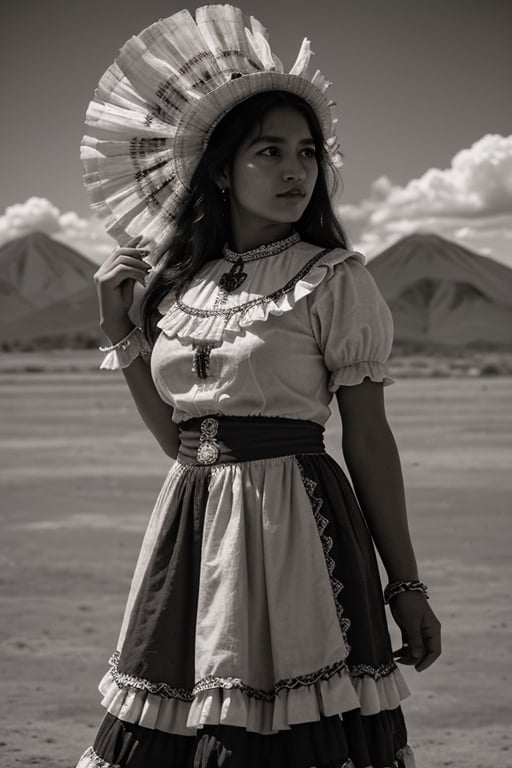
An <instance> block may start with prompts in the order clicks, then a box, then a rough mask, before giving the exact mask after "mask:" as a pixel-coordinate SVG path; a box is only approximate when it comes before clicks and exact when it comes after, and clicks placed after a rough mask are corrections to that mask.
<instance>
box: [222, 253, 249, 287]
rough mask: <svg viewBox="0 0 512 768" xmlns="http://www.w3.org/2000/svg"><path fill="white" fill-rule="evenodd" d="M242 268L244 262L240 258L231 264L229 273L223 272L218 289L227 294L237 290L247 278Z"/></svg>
mask: <svg viewBox="0 0 512 768" xmlns="http://www.w3.org/2000/svg"><path fill="white" fill-rule="evenodd" d="M243 268H244V260H243V259H242V258H240V259H238V260H237V261H236V262H235V263H234V264H233V266H232V267H231V269H230V270H229V272H224V274H223V275H222V277H221V278H220V280H219V285H220V287H221V288H224V290H225V291H228V293H229V292H231V291H234V290H236V289H237V288H239V287H240V286H241V285H242V283H243V282H244V280H245V278H246V277H247V272H244V271H243Z"/></svg>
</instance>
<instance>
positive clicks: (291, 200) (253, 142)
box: [226, 105, 318, 228]
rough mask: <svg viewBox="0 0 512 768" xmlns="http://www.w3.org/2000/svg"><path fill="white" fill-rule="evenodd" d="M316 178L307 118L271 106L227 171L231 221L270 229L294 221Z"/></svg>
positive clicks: (316, 164) (298, 216) (303, 207)
mask: <svg viewBox="0 0 512 768" xmlns="http://www.w3.org/2000/svg"><path fill="white" fill-rule="evenodd" d="M317 177H318V162H317V158H316V150H315V142H314V140H313V136H312V135H311V130H310V128H309V125H308V121H307V119H306V117H305V116H304V115H303V114H302V113H301V112H300V111H298V110H297V109H294V108H292V107H289V106H286V105H283V106H277V107H274V108H273V109H271V110H270V111H269V112H268V113H267V115H266V116H265V118H264V119H263V121H262V124H261V126H260V125H256V126H254V128H253V129H252V130H251V131H250V132H249V134H248V136H247V137H246V139H245V140H244V141H243V142H242V144H241V145H240V147H239V148H238V150H237V152H236V154H235V157H234V160H233V163H232V166H231V168H230V170H229V171H226V182H227V186H228V188H229V198H230V204H231V220H232V222H233V225H235V226H236V225H238V226H251V225H252V226H254V225H256V226H266V227H267V228H268V227H269V225H270V227H271V226H272V225H273V224H275V225H277V227H279V226H281V227H282V226H283V225H286V224H292V223H293V222H296V221H298V220H299V219H300V217H301V216H302V214H303V213H304V210H305V209H306V207H307V205H308V203H309V201H310V199H311V195H312V194H313V189H314V187H315V184H316V180H317Z"/></svg>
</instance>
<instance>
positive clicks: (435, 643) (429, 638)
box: [416, 621, 441, 672]
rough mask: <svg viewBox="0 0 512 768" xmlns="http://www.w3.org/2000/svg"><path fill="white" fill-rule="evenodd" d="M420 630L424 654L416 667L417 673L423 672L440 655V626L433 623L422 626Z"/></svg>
mask: <svg viewBox="0 0 512 768" xmlns="http://www.w3.org/2000/svg"><path fill="white" fill-rule="evenodd" d="M422 630H423V632H422V634H423V641H424V644H425V654H424V656H423V658H422V659H420V661H419V663H418V664H417V665H416V671H417V672H423V670H424V669H427V667H430V665H431V664H433V663H434V661H435V660H436V659H438V658H439V656H440V655H441V624H440V623H439V622H437V623H436V622H434V621H433V622H432V624H427V625H423V627H422Z"/></svg>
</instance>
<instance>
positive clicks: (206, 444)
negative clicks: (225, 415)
mask: <svg viewBox="0 0 512 768" xmlns="http://www.w3.org/2000/svg"><path fill="white" fill-rule="evenodd" d="M218 431H219V422H218V421H217V419H213V418H212V417H211V416H209V417H208V418H206V419H203V421H202V422H201V434H200V436H199V448H198V449H197V452H196V459H197V461H198V462H199V464H215V462H216V461H217V459H218V458H219V454H220V448H219V444H218V442H217V440H215V435H216V434H217V432H218Z"/></svg>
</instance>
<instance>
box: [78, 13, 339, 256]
mask: <svg viewBox="0 0 512 768" xmlns="http://www.w3.org/2000/svg"><path fill="white" fill-rule="evenodd" d="M311 53H312V52H311V49H310V45H309V40H308V39H307V38H305V39H304V40H303V42H302V46H301V48H300V51H299V54H298V56H297V60H296V62H295V64H294V65H293V67H292V68H291V70H290V71H289V72H288V73H285V72H284V70H283V65H282V64H281V62H280V61H279V59H278V58H277V57H276V56H275V55H274V54H273V53H272V51H271V49H270V45H269V43H268V39H267V33H266V30H265V29H264V28H263V27H262V25H261V24H260V22H259V21H257V20H256V19H254V18H253V17H251V18H250V28H248V27H246V26H245V24H244V20H243V15H242V11H241V10H240V9H239V8H235V7H233V6H231V5H206V6H204V7H201V8H198V9H197V10H196V13H195V19H194V17H193V16H192V15H191V14H190V13H189V11H187V10H183V11H179V12H178V13H175V14H174V15H173V16H170V17H169V18H166V19H161V20H160V21H157V22H156V23H154V24H152V25H151V26H150V27H148V28H147V29H145V30H143V31H142V32H141V33H140V34H138V35H136V36H134V37H132V38H131V39H130V40H128V42H127V43H125V45H124V46H123V47H122V48H121V50H120V52H119V56H118V57H117V59H116V60H115V62H114V63H113V64H112V65H111V66H110V67H109V68H108V69H107V71H106V72H105V74H104V75H103V77H102V78H101V80H100V82H99V84H98V86H97V88H96V91H95V94H94V99H93V100H92V101H91V102H90V104H89V107H88V110H87V116H86V124H87V125H88V126H89V128H90V129H91V134H94V135H87V136H84V137H83V139H82V145H81V158H82V162H83V166H84V171H85V173H84V183H85V186H86V189H87V191H88V193H89V197H90V201H91V206H92V208H93V210H94V211H95V213H97V214H98V215H99V216H100V218H101V219H103V221H104V224H105V228H106V230H107V232H108V233H109V234H110V235H111V236H112V237H114V238H115V240H117V242H118V243H119V245H125V244H126V243H127V242H128V240H130V239H131V238H132V237H135V236H136V235H144V237H145V238H146V239H147V240H150V241H152V244H153V248H152V254H151V257H150V258H151V260H152V261H153V262H156V261H157V260H158V258H159V257H160V256H161V254H162V253H163V252H164V250H165V248H166V247H167V245H168V243H169V239H170V237H171V236H172V231H173V221H174V219H175V217H176V209H177V207H178V205H179V204H180V202H181V201H182V200H184V199H185V198H186V196H187V195H188V194H189V185H190V181H191V178H192V176H193V173H194V171H195V169H196V167H197V164H198V162H199V160H200V158H201V155H202V154H203V152H204V151H205V148H206V146H207V144H208V140H209V137H210V135H211V133H212V131H213V130H214V128H215V127H216V125H217V124H218V122H219V121H220V120H221V119H222V117H223V116H224V115H226V114H227V113H228V112H229V111H230V110H231V109H232V108H233V107H235V106H236V105H237V104H239V103H240V102H242V101H244V100H246V99H248V98H250V97H251V96H254V95H256V94H258V93H261V92H263V91H271V90H279V91H288V92H290V93H293V94H296V95H297V96H300V97H302V98H303V99H304V101H306V102H307V103H308V104H309V105H310V106H311V107H312V109H313V110H314V112H315V114H316V116H317V118H318V121H319V123H320V126H321V129H322V133H323V137H324V142H325V149H326V151H327V153H328V155H329V156H330V158H331V160H332V161H333V163H334V165H337V166H340V165H341V164H342V161H341V156H340V154H339V146H338V142H337V138H336V130H335V124H336V118H335V115H334V111H333V107H334V103H333V102H332V101H331V100H330V99H329V98H328V97H327V95H326V90H327V88H328V86H329V85H330V83H328V82H327V81H326V79H325V78H324V77H323V75H322V74H321V73H320V72H319V71H317V72H315V74H314V75H313V76H312V77H309V76H308V74H307V67H308V63H309V59H310V56H311Z"/></svg>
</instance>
